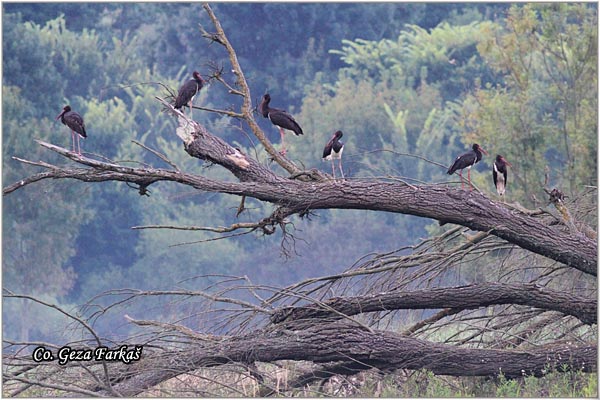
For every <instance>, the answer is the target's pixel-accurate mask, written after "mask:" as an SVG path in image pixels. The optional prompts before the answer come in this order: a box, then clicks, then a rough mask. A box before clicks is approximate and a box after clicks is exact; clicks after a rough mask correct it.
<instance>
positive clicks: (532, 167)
mask: <svg viewBox="0 0 600 400" xmlns="http://www.w3.org/2000/svg"><path fill="white" fill-rule="evenodd" d="M596 19H597V11H596V9H595V8H594V7H589V6H588V5H584V4H569V5H567V4H564V5H560V6H554V5H542V4H540V5H535V6H532V5H525V6H522V7H517V6H513V7H512V8H511V9H510V13H509V15H508V17H507V19H506V28H501V27H500V26H496V27H494V28H493V29H490V30H487V31H485V32H484V34H483V35H482V36H481V38H480V43H479V44H478V49H479V52H480V53H481V54H482V56H483V57H484V58H485V60H486V62H487V63H488V64H489V65H490V66H492V67H493V68H495V69H496V70H497V72H498V73H502V74H504V76H505V84H503V85H496V86H493V85H483V86H482V87H481V88H480V89H479V90H477V91H475V92H474V93H473V94H471V95H470V96H469V98H468V100H467V101H466V102H465V107H464V111H463V116H462V120H463V122H464V126H465V129H466V130H467V131H468V132H471V134H469V135H467V136H466V137H465V138H466V139H468V140H469V141H471V140H475V138H477V139H478V140H480V141H481V142H484V143H486V144H488V143H489V145H487V146H488V147H490V148H493V149H494V152H495V153H497V154H502V155H505V156H506V158H507V159H508V160H509V161H511V162H512V163H513V165H514V166H515V168H514V169H513V170H512V172H513V174H514V177H515V179H514V181H513V182H515V185H514V186H513V187H512V188H511V191H512V192H513V193H514V198H518V199H520V200H523V201H526V200H527V199H528V198H529V196H531V195H536V196H537V197H538V198H540V197H543V191H542V185H543V183H544V181H545V168H546V166H548V167H549V168H550V179H551V181H550V182H549V183H548V184H549V185H556V186H558V187H561V188H563V189H564V190H570V191H571V192H575V191H576V190H580V189H581V186H582V185H585V184H593V182H595V179H596V174H595V171H596V168H597V159H596V156H595V152H596V149H597V144H598V143H597V135H596V132H597V128H598V127H597V117H596V116H597V114H596V111H591V110H592V108H593V109H594V110H596V109H597V90H595V89H591V88H596V87H597V67H596V66H597V49H596V43H597V31H596V29H595V28H594V24H595V21H596ZM511 159H512V160H511ZM489 163H491V161H489Z"/></svg>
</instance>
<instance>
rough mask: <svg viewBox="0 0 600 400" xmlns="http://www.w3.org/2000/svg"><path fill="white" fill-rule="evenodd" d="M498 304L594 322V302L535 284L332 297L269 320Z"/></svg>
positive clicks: (477, 286)
mask: <svg viewBox="0 0 600 400" xmlns="http://www.w3.org/2000/svg"><path fill="white" fill-rule="evenodd" d="M498 304H521V305H527V306H532V307H538V308H541V309H545V310H554V311H559V312H562V313H564V314H565V315H573V316H575V317H577V318H579V319H580V320H581V321H582V322H584V323H586V324H590V325H591V324H595V323H597V311H598V308H597V302H596V301H594V300H591V299H587V298H585V297H579V296H575V295H571V294H567V293H563V292H557V291H554V290H550V289H544V288H543V287H541V286H538V285H535V284H504V283H494V282H491V283H481V284H473V285H467V286H460V287H449V288H448V287H446V288H431V289H423V290H416V291H412V292H389V293H376V294H369V295H364V296H353V297H348V296H345V297H334V298H331V299H329V300H327V301H326V302H325V305H326V307H327V308H324V307H322V305H321V304H308V305H303V306H298V307H287V308H283V309H279V310H277V311H276V312H274V313H273V315H272V316H271V321H272V322H274V323H280V322H283V321H292V320H298V319H307V318H327V319H332V318H333V319H335V318H336V314H335V313H332V312H331V311H330V310H335V311H336V312H339V313H341V314H343V315H356V314H360V313H366V312H373V311H385V310H399V309H425V308H452V309H453V310H468V309H473V308H480V307H487V306H491V305H498Z"/></svg>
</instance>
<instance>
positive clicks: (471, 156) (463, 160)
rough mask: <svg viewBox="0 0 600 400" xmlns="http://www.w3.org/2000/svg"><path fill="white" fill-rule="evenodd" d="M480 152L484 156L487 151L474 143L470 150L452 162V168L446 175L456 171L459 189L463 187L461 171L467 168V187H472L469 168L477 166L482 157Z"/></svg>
mask: <svg viewBox="0 0 600 400" xmlns="http://www.w3.org/2000/svg"><path fill="white" fill-rule="evenodd" d="M482 152H483V153H484V154H485V155H487V154H488V153H487V151H485V150H484V149H483V148H482V147H481V146H479V145H478V144H477V143H475V144H473V147H472V150H470V151H468V152H466V153H465V154H461V155H460V156H458V157H456V160H454V163H452V166H450V168H448V175H452V174H453V173H454V172H456V171H457V170H458V174H459V175H460V187H461V188H463V187H464V183H463V176H462V170H463V169H464V168H467V171H468V178H469V185H471V187H473V185H472V184H471V167H472V166H473V165H475V164H477V163H478V162H479V161H480V160H481V157H483V156H482V155H481V153H482Z"/></svg>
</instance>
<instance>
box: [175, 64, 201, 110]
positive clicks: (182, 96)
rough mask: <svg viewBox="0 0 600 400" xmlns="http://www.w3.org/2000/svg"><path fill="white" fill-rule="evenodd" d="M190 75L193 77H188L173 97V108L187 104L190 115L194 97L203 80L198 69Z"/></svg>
mask: <svg viewBox="0 0 600 400" xmlns="http://www.w3.org/2000/svg"><path fill="white" fill-rule="evenodd" d="M192 76H193V79H190V80H189V81H187V82H186V83H184V84H183V85H182V86H181V87H180V88H179V93H177V98H176V99H175V108H176V109H180V108H181V107H183V106H188V107H189V108H190V116H192V115H193V113H194V109H193V108H192V103H193V102H194V97H196V95H197V94H198V92H199V91H200V89H202V86H204V82H205V81H204V79H202V77H201V76H200V73H199V72H198V71H194V73H193V74H192Z"/></svg>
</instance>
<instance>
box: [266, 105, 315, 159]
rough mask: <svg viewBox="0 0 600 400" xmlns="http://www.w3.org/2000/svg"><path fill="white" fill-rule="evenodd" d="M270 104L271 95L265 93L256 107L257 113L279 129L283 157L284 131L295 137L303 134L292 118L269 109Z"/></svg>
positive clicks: (280, 111)
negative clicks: (291, 133) (290, 132)
mask: <svg viewBox="0 0 600 400" xmlns="http://www.w3.org/2000/svg"><path fill="white" fill-rule="evenodd" d="M270 102H271V95H269V93H267V94H265V95H264V96H263V98H262V101H261V102H260V104H259V105H258V112H260V113H261V114H262V116H263V117H265V118H269V120H270V121H271V123H272V124H273V125H275V126H277V127H278V128H279V134H280V135H281V154H282V155H285V153H286V149H285V142H284V135H285V132H284V129H285V130H288V131H292V132H294V134H295V135H296V136H299V135H303V134H304V132H302V128H300V125H298V123H297V122H296V120H295V119H294V117H292V116H291V115H290V114H289V113H288V112H286V111H285V110H280V109H278V108H271V107H269V103H270Z"/></svg>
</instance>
